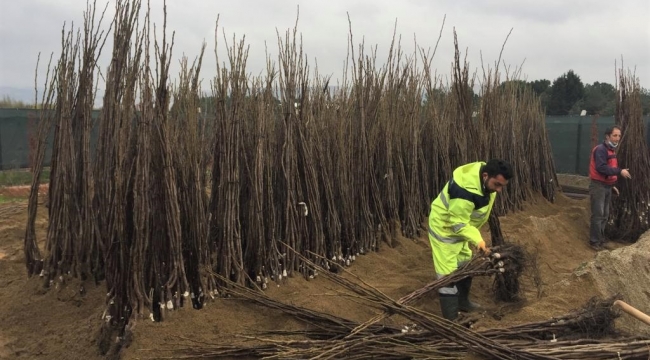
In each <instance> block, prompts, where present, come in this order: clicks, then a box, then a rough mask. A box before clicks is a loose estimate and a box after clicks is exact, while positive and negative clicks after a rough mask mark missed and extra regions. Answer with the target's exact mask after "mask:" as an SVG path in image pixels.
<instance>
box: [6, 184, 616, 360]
mask: <svg viewBox="0 0 650 360" xmlns="http://www.w3.org/2000/svg"><path fill="white" fill-rule="evenodd" d="M3 206H4V205H3ZM11 206H15V205H11ZM0 207H2V206H0ZM587 207H588V200H571V199H568V198H565V197H564V196H561V195H560V196H559V198H558V200H557V201H556V203H555V204H550V203H548V202H546V201H545V200H543V199H537V201H536V202H534V203H530V204H529V205H527V207H526V208H525V209H524V211H522V212H519V213H516V214H510V215H507V216H504V217H502V218H501V224H502V227H503V230H504V233H505V235H506V237H507V238H508V239H510V240H511V241H513V242H516V243H520V244H522V245H525V246H526V247H527V248H528V249H529V251H531V252H533V253H535V254H537V256H538V258H537V264H538V268H539V272H538V273H537V274H535V273H530V274H527V277H526V278H525V279H524V284H523V286H524V297H525V301H524V302H522V303H520V304H516V305H512V304H504V303H499V302H497V301H495V300H494V299H493V298H492V296H491V286H492V282H491V279H490V278H486V277H481V278H477V279H475V286H474V289H473V293H472V295H473V298H474V300H477V301H478V302H481V303H482V304H483V305H484V306H485V307H486V308H487V309H486V311H485V312H484V313H483V314H482V317H481V319H479V321H478V323H476V325H475V329H476V330H480V329H485V328H491V327H503V326H509V325H512V324H517V323H523V322H530V321H536V320H544V319H548V318H550V317H553V316H557V315H562V314H565V313H567V312H568V311H570V310H572V309H575V308H578V307H580V306H582V305H583V304H584V303H585V302H586V301H587V300H588V299H589V298H590V297H592V296H593V295H598V294H603V291H600V290H599V289H597V288H596V287H597V286H596V285H594V283H593V282H592V281H582V280H579V279H578V280H577V281H576V280H574V281H569V280H570V279H571V278H572V277H575V276H574V275H573V273H574V271H575V270H576V268H578V267H580V266H581V264H583V263H587V262H589V261H590V260H592V259H594V256H595V255H596V252H595V251H593V250H591V249H590V248H589V247H588V246H587V231H588V211H587V210H586V208H587ZM45 210H46V209H45V208H41V209H39V218H38V222H37V223H38V232H37V236H38V239H41V240H42V239H44V236H45V231H46V226H47V223H46V214H45V213H46V211H45ZM5 214H6V215H5V216H3V217H2V218H1V219H0V252H2V253H3V254H4V255H3V258H2V259H0V323H1V324H2V327H0V357H2V358H9V359H13V358H30V359H99V358H101V357H100V356H99V355H98V352H97V344H96V339H97V334H98V329H99V326H100V317H101V314H102V312H103V310H104V301H105V295H106V294H105V292H106V290H105V288H104V285H103V284H100V285H99V286H95V285H94V284H92V283H89V282H86V283H81V282H80V281H78V280H67V282H66V283H63V284H60V285H59V287H58V288H57V289H51V290H49V291H44V290H43V287H42V281H41V280H40V279H39V278H33V279H27V277H26V275H25V274H26V272H25V265H24V258H23V253H22V239H23V236H24V226H25V221H26V211H19V212H5ZM484 231H485V232H486V236H489V235H487V231H488V229H487V227H486V228H485V229H484ZM40 245H41V247H43V244H42V243H41V244H40ZM601 256H605V255H601ZM583 267H584V265H583ZM349 270H350V271H351V272H352V273H353V274H355V275H357V276H358V277H360V278H361V279H362V280H363V281H365V282H367V283H369V284H370V285H372V286H375V287H376V288H378V289H379V290H381V291H382V292H384V293H386V294H387V295H389V296H391V297H393V298H398V297H401V296H403V295H406V294H408V293H410V292H412V291H414V290H416V289H419V288H421V287H422V286H424V285H425V284H427V283H428V282H430V281H431V280H433V278H434V271H433V266H432V261H431V252H430V249H429V245H428V240H427V239H426V238H424V237H423V238H419V239H415V240H409V239H405V238H398V239H397V240H396V241H394V246H393V247H389V246H388V245H387V244H383V246H382V248H381V249H380V251H379V252H377V253H372V254H368V255H365V256H361V257H359V258H357V260H356V261H355V262H354V263H353V264H352V266H351V267H350V268H349ZM81 286H83V287H84V290H85V291H84V294H81V293H80V289H81ZM607 291H608V290H607V289H606V290H605V291H604V292H607ZM267 294H268V295H269V296H270V297H272V298H274V299H277V300H279V301H282V302H286V303H290V304H293V305H299V306H303V307H306V308H310V309H314V310H318V311H323V312H327V313H331V314H335V315H337V316H340V317H344V318H349V319H351V320H356V321H365V320H368V319H369V318H370V317H372V316H374V315H375V314H378V313H379V311H378V310H376V309H374V308H371V307H368V306H366V305H364V304H362V303H360V302H359V301H358V299H356V298H354V297H351V296H347V295H346V294H344V293H342V289H341V288H340V287H337V286H336V285H334V284H333V283H331V282H329V281H327V280H325V279H324V278H322V277H316V278H315V279H312V280H306V279H303V278H289V279H283V281H282V283H280V284H273V286H271V287H270V288H269V289H268V290H267ZM608 295H611V294H608ZM414 305H415V306H417V307H420V308H422V309H424V310H426V311H429V312H432V313H436V314H439V313H440V310H439V307H438V302H437V299H436V296H435V295H432V296H430V297H428V298H423V299H420V300H419V301H418V302H417V303H416V304H414ZM403 321H404V320H403V319H400V318H397V317H391V318H388V319H386V320H384V323H385V324H397V325H402V323H403ZM304 328H305V325H304V324H302V323H300V322H298V321H297V320H295V319H293V318H291V317H289V316H287V315H285V314H282V313H280V312H278V311H274V310H269V309H267V308H264V307H261V306H259V305H254V304H250V303H247V302H244V301H241V300H236V299H231V298H229V299H217V300H215V301H211V302H209V303H207V305H206V307H205V308H204V309H202V310H193V309H191V308H183V309H180V310H175V311H173V312H170V313H167V317H166V319H165V321H163V322H160V323H153V322H151V321H150V320H148V319H139V320H138V321H137V322H136V326H135V330H134V331H135V339H134V341H133V342H132V344H131V345H130V347H129V348H128V349H126V350H125V351H124V353H123V358H124V359H154V358H161V357H164V356H169V355H170V354H169V353H167V352H164V351H161V349H162V348H165V347H170V346H173V345H174V344H176V343H178V342H180V339H181V338H190V339H194V340H196V341H203V342H208V343H228V342H231V341H233V340H234V339H237V341H241V340H242V336H259V335H260V334H261V333H264V332H265V331H270V330H289V329H293V330H300V329H304Z"/></svg>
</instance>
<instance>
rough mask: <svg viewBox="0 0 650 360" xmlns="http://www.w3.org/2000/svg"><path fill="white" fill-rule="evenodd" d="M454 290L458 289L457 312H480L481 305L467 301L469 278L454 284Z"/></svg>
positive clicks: (470, 281) (470, 284)
mask: <svg viewBox="0 0 650 360" xmlns="http://www.w3.org/2000/svg"><path fill="white" fill-rule="evenodd" d="M456 288H458V310H460V311H462V312H472V311H477V310H481V308H482V307H481V305H479V304H477V303H474V302H471V301H469V290H470V289H471V288H472V278H471V277H467V278H464V279H463V280H460V281H458V282H456Z"/></svg>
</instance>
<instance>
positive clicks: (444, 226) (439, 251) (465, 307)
mask: <svg viewBox="0 0 650 360" xmlns="http://www.w3.org/2000/svg"><path fill="white" fill-rule="evenodd" d="M512 176H513V173H512V167H511V165H510V164H509V163H507V162H506V161H504V160H499V159H492V160H489V161H488V162H487V163H485V162H474V163H469V164H466V165H462V166H460V167H458V168H456V169H455V170H454V172H453V175H452V179H451V180H450V181H449V182H448V183H447V184H446V185H445V187H444V188H443V189H442V191H441V192H440V194H439V195H438V197H436V198H435V200H433V202H432V203H431V212H430V213H429V243H430V245H431V252H432V254H433V263H434V267H435V270H436V276H437V278H438V279H440V278H442V277H444V276H447V275H449V274H451V273H452V272H454V271H456V269H458V267H460V266H462V265H463V264H464V263H466V262H467V261H469V260H470V259H471V258H472V250H471V249H470V248H469V245H472V246H474V247H477V248H478V249H480V250H481V251H483V252H484V253H486V254H489V253H490V249H489V248H487V246H486V245H485V241H484V240H483V238H482V237H481V233H480V232H479V228H480V227H481V226H483V225H484V224H485V223H486V222H487V221H488V218H489V217H490V212H491V211H492V207H493V205H494V200H495V199H496V195H497V193H498V192H501V190H502V189H503V187H504V186H506V185H507V184H508V181H509V180H510V179H511V178H512ZM471 286H472V278H471V277H468V278H465V279H463V280H460V281H457V282H456V283H454V284H450V285H449V286H446V287H442V288H440V289H439V290H438V295H439V298H440V308H441V310H442V315H443V317H444V318H445V319H447V320H455V319H456V318H457V316H458V311H459V310H460V311H464V312H470V311H474V310H477V309H479V308H480V305H478V304H475V303H473V302H471V301H470V300H469V292H470V288H471Z"/></svg>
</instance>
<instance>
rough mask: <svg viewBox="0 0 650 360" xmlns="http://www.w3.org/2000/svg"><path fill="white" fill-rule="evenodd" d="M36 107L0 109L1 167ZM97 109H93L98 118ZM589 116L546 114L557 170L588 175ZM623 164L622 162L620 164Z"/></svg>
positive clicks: (21, 153) (24, 157) (19, 160)
mask: <svg viewBox="0 0 650 360" xmlns="http://www.w3.org/2000/svg"><path fill="white" fill-rule="evenodd" d="M38 114H39V113H38V110H33V109H0V169H2V170H6V169H15V168H28V167H29V166H30V160H29V157H30V148H33V146H34V144H33V143H32V145H31V146H30V138H31V139H32V140H31V141H32V142H33V141H35V138H34V136H35V134H36V130H37V124H38ZM98 116H99V111H94V112H93V118H95V119H97V117H98ZM593 120H594V118H593V117H591V116H548V117H547V118H546V130H547V132H548V137H549V141H550V143H551V149H552V151H553V159H554V161H555V168H556V171H557V172H558V173H566V174H579V175H588V173H589V156H590V154H591V149H592V148H593V146H594V143H593V139H592V131H593V130H592V121H593ZM644 122H645V124H646V136H647V140H648V144H649V145H650V131H648V129H650V117H645V118H644ZM613 124H614V117H613V116H609V117H605V116H602V117H599V118H596V119H595V126H596V130H597V142H601V141H603V138H604V132H605V129H606V128H607V127H608V126H611V125H613ZM52 135H53V134H50V137H49V140H48V144H47V148H46V153H45V159H44V165H45V166H49V165H50V159H51V157H52V137H53V136H52ZM97 136H98V129H97V126H94V127H93V130H92V132H91V137H90V143H91V151H94V148H95V145H96V143H97ZM622 165H623V166H625V164H622Z"/></svg>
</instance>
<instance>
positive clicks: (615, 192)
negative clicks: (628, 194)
mask: <svg viewBox="0 0 650 360" xmlns="http://www.w3.org/2000/svg"><path fill="white" fill-rule="evenodd" d="M612 191H613V192H614V194H616V196H618V195H619V192H618V189H617V188H616V186H614V187H613V188H612Z"/></svg>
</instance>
